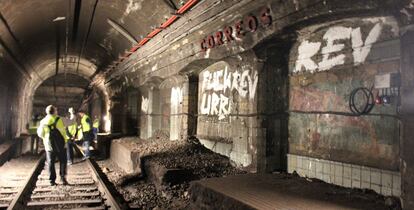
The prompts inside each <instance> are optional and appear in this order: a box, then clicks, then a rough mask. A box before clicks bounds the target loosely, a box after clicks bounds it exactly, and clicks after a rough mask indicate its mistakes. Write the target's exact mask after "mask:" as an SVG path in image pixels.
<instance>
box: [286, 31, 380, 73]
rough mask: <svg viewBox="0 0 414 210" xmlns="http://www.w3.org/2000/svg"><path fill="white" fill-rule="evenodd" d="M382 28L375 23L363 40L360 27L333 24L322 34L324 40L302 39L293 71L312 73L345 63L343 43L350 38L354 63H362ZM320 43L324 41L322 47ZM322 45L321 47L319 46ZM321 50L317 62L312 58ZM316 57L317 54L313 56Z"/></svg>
mask: <svg viewBox="0 0 414 210" xmlns="http://www.w3.org/2000/svg"><path fill="white" fill-rule="evenodd" d="M381 30H382V24H381V23H376V24H375V25H374V26H373V27H372V29H371V30H370V31H369V33H368V35H367V37H366V38H365V40H363V37H362V33H361V28H360V27H358V28H348V27H343V26H335V27H331V28H329V29H328V30H327V31H326V32H325V34H324V36H323V40H324V42H310V41H308V40H304V41H303V42H302V43H301V44H300V45H299V47H298V58H297V60H296V65H295V69H294V70H293V72H294V73H297V72H300V71H302V68H304V69H305V71H308V72H311V73H314V72H318V71H327V70H329V69H331V68H333V67H334V66H338V65H343V64H344V63H345V57H346V56H345V54H344V53H345V52H344V51H345V43H348V42H347V41H348V40H350V43H351V47H352V51H353V52H352V57H353V62H354V65H359V64H361V63H363V62H364V61H365V60H366V58H367V57H368V54H369V53H370V51H371V47H372V44H374V43H375V42H377V41H378V39H379V37H380V34H381ZM322 43H326V44H325V46H323V47H322ZM321 47H322V48H321ZM319 51H320V52H321V56H322V60H321V61H320V62H319V63H317V62H315V60H314V59H313V58H312V57H314V56H315V55H316V54H317V53H318V52H319ZM315 57H317V56H315Z"/></svg>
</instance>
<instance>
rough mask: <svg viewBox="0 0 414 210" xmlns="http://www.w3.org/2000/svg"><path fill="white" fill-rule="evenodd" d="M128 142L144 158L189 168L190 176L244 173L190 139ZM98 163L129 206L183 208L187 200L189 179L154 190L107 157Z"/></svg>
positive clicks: (180, 167)
mask: <svg viewBox="0 0 414 210" xmlns="http://www.w3.org/2000/svg"><path fill="white" fill-rule="evenodd" d="M128 139H129V140H130V139H131V138H128ZM131 146H133V147H134V150H138V151H139V152H140V154H142V156H143V158H145V159H146V160H150V161H153V162H156V163H158V164H160V165H163V166H165V167H166V168H179V169H188V170H191V171H193V175H194V176H193V177H192V178H191V179H204V178H210V177H223V176H228V175H235V174H242V173H245V172H244V171H241V170H239V169H236V168H235V167H233V166H232V165H231V164H230V161H229V159H228V158H227V157H224V156H221V155H219V154H216V153H213V152H211V151H210V150H208V149H206V148H204V147H203V146H202V145H200V144H199V143H198V141H196V140H194V139H193V140H188V141H168V140H165V139H164V138H154V139H151V140H148V141H147V140H140V139H136V143H135V144H134V145H131ZM98 164H99V165H100V166H101V168H102V171H103V172H104V173H105V174H106V175H107V176H108V179H109V180H110V181H111V182H112V183H114V185H115V186H116V188H117V189H118V191H119V192H120V193H121V194H122V195H123V196H124V199H125V200H126V201H127V202H128V203H129V204H130V206H131V207H132V208H137V209H154V208H155V209H184V208H186V207H187V206H188V204H189V194H188V188H189V182H190V181H191V180H187V181H184V182H183V183H181V184H176V185H173V186H164V188H163V190H158V192H157V189H156V187H155V185H154V184H152V183H150V182H149V181H147V180H146V179H145V177H142V176H140V175H135V176H134V175H128V174H126V173H125V172H123V171H122V169H120V168H119V167H118V166H117V165H116V164H114V163H112V162H111V161H110V160H105V161H99V162H98Z"/></svg>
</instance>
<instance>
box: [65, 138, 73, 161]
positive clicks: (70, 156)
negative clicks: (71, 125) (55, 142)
mask: <svg viewBox="0 0 414 210" xmlns="http://www.w3.org/2000/svg"><path fill="white" fill-rule="evenodd" d="M73 144H74V143H73V141H72V140H68V142H67V143H66V158H67V161H68V163H73Z"/></svg>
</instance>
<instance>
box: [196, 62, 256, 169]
mask: <svg viewBox="0 0 414 210" xmlns="http://www.w3.org/2000/svg"><path fill="white" fill-rule="evenodd" d="M258 79H259V77H258V72H257V69H256V67H255V66H254V65H252V64H251V63H248V62H246V61H244V60H243V57H242V56H240V55H239V58H238V59H237V60H230V62H225V61H220V62H217V63H215V64H213V65H211V66H209V67H207V68H206V69H205V70H203V71H202V72H201V73H200V74H199V86H198V113H199V114H198V120H197V137H198V138H199V139H200V140H201V141H202V143H203V144H204V145H206V146H207V147H208V148H210V149H212V150H213V151H216V152H218V153H220V154H222V155H226V156H228V157H230V159H231V160H233V161H234V162H235V163H236V164H237V165H240V166H243V167H247V166H250V165H251V164H252V162H253V156H254V155H253V154H252V151H250V147H251V146H253V145H252V138H251V137H250V136H249V134H250V132H251V130H252V129H251V126H250V124H249V115H251V114H253V113H256V111H255V106H254V105H255V103H254V102H255V98H256V89H257V84H258Z"/></svg>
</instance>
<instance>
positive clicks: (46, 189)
mask: <svg viewBox="0 0 414 210" xmlns="http://www.w3.org/2000/svg"><path fill="white" fill-rule="evenodd" d="M44 160H45V157H44V155H43V156H42V157H41V158H40V159H39V160H37V161H32V162H34V163H33V164H32V167H31V168H30V167H27V166H26V167H25V168H23V169H21V170H20V171H19V172H18V173H14V174H13V173H11V174H7V175H6V176H5V177H2V181H1V182H0V209H91V210H92V209H94V210H98V209H125V207H124V206H122V205H120V204H119V203H118V202H117V200H116V199H115V198H114V196H113V194H112V193H111V191H110V190H109V189H108V187H107V186H106V184H105V182H104V180H103V179H102V177H101V176H100V173H99V172H98V171H99V170H98V169H97V168H98V166H97V164H96V163H94V162H93V160H89V159H88V160H85V161H82V162H77V163H75V164H73V165H71V166H68V168H67V176H66V179H67V181H68V183H69V184H68V185H63V184H62V183H61V182H60V180H59V178H58V179H57V180H56V183H57V185H55V186H50V183H49V180H48V172H47V170H46V169H44V168H45V167H44V162H45V161H44ZM29 168H30V169H29ZM56 170H57V171H56V172H57V174H59V173H58V172H59V167H58V163H57V164H56Z"/></svg>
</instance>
